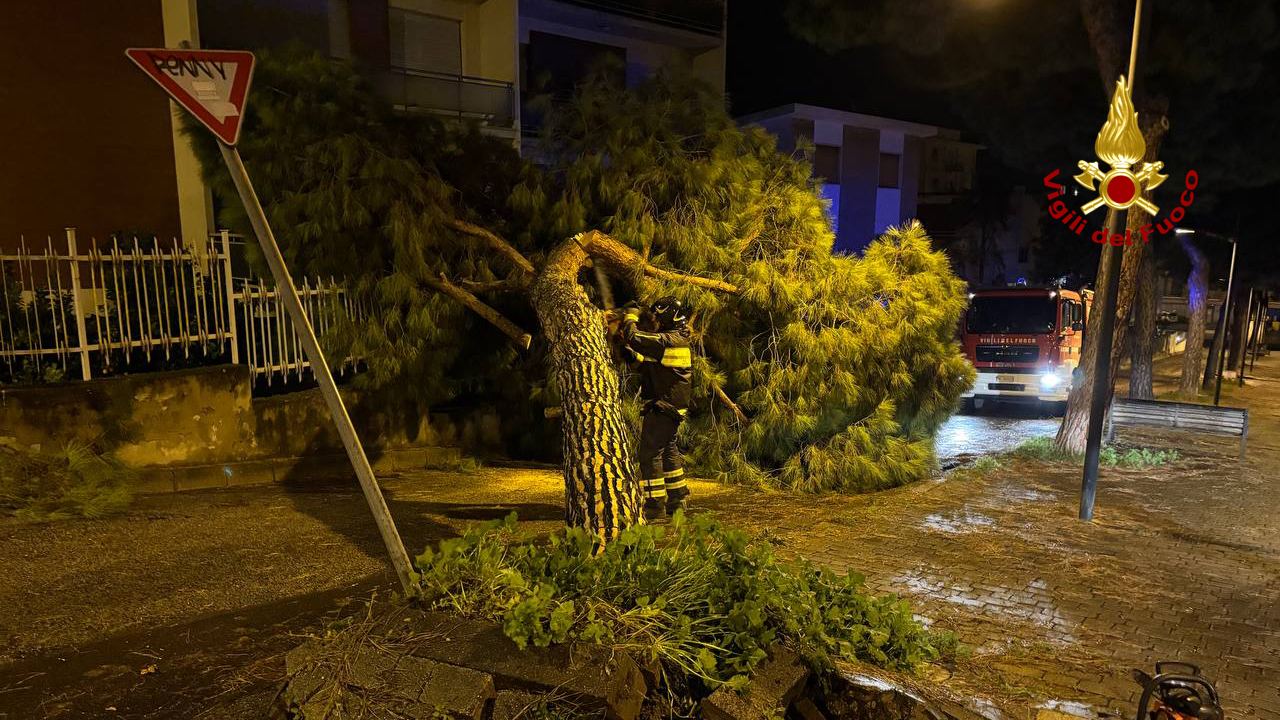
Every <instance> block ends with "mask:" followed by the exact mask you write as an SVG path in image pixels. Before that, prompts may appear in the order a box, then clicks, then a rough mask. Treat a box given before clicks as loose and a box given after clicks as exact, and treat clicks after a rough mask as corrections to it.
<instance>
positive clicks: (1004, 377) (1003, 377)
mask: <svg viewBox="0 0 1280 720" xmlns="http://www.w3.org/2000/svg"><path fill="white" fill-rule="evenodd" d="M1017 379H1018V376H1017V375H997V376H996V382H1002V383H1007V382H1016V381H1017Z"/></svg>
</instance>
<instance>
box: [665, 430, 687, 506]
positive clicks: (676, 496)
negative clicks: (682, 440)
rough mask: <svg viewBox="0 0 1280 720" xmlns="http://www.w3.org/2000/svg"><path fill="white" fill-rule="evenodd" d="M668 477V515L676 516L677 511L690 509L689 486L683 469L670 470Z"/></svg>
mask: <svg viewBox="0 0 1280 720" xmlns="http://www.w3.org/2000/svg"><path fill="white" fill-rule="evenodd" d="M673 444H674V443H673ZM666 476H667V477H666V478H664V479H665V480H666V486H667V488H666V489H667V508H666V510H667V514H668V515H675V514H676V511H677V510H687V509H688V507H689V484H688V482H687V481H686V480H685V479H684V469H683V468H679V469H676V470H669V471H667V473H666Z"/></svg>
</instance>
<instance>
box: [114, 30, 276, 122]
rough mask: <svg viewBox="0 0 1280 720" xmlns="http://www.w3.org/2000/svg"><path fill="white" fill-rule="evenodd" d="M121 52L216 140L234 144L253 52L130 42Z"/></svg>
mask: <svg viewBox="0 0 1280 720" xmlns="http://www.w3.org/2000/svg"><path fill="white" fill-rule="evenodd" d="M124 54H125V55H128V56H129V59H130V60H132V61H133V62H134V64H136V65H137V66H138V67H140V68H142V71H143V72H145V73H146V74H147V75H150V76H151V79H152V80H155V81H156V82H157V83H159V85H160V87H162V88H164V91H165V92H167V93H169V96H170V97H172V98H173V99H174V100H175V101H176V102H177V103H178V104H179V105H181V106H182V107H184V108H186V109H187V111H188V112H190V113H191V114H192V115H195V116H196V119H197V120H199V121H200V122H201V123H203V124H204V126H205V127H207V128H209V130H210V131H211V132H212V133H213V134H214V135H217V136H218V139H219V140H221V141H222V142H224V143H226V144H228V145H235V144H236V140H238V139H239V137H240V121H241V120H242V119H243V118H244V105H245V98H246V97H248V95H249V81H250V80H251V79H252V78H253V53H251V52H245V51H243V50H170V49H166V48H130V49H128V50H126V51H125V53H124Z"/></svg>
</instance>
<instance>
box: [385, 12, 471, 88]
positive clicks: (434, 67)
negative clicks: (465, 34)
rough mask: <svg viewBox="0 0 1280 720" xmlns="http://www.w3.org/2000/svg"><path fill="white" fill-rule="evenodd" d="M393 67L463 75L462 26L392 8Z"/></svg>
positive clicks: (449, 21)
mask: <svg viewBox="0 0 1280 720" xmlns="http://www.w3.org/2000/svg"><path fill="white" fill-rule="evenodd" d="M388 20H389V21H390V25H391V65H392V66H393V67H401V68H407V69H409V70H420V71H423V72H435V73H444V74H447V75H461V74H462V23H461V22H459V21H457V20H450V19H449V18H442V17H436V16H435V15H424V14H422V13H416V12H409V11H407V10H400V9H397V8H392V9H391V10H390V11H389V12H388Z"/></svg>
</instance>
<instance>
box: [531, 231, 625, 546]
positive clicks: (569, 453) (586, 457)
mask: <svg viewBox="0 0 1280 720" xmlns="http://www.w3.org/2000/svg"><path fill="white" fill-rule="evenodd" d="M587 259H588V254H587V250H586V248H585V247H584V245H583V244H581V243H580V242H579V241H578V240H577V239H572V240H568V241H566V242H564V243H562V244H561V245H560V246H559V247H558V248H556V249H555V250H554V251H552V253H551V255H550V256H548V258H547V262H546V265H545V266H544V267H543V269H542V271H541V272H540V273H539V274H538V275H537V277H536V279H535V280H534V282H533V285H532V286H531V287H530V292H529V296H530V300H531V302H532V303H533V307H534V310H535V311H536V312H537V314H538V320H539V322H540V323H541V324H542V330H543V332H544V333H545V335H546V337H547V346H548V348H550V357H549V360H550V366H551V367H550V372H551V376H552V377H553V378H554V379H555V382H556V387H557V389H558V390H559V393H560V398H561V404H560V408H561V414H560V421H561V425H562V429H563V440H562V449H563V454H564V460H563V462H564V482H565V522H566V523H567V524H568V525H569V526H571V527H585V528H586V529H587V530H588V531H589V532H590V533H591V534H592V535H593V536H595V538H596V540H597V542H598V543H600V544H601V545H603V544H605V543H608V542H609V541H611V540H613V539H614V538H616V537H617V536H618V533H620V532H621V531H622V530H624V529H626V528H627V527H630V526H631V525H634V524H638V523H641V522H643V516H642V514H641V511H640V509H641V502H642V497H641V489H640V482H639V480H638V479H637V478H636V474H635V468H634V466H633V464H632V457H631V455H632V453H631V440H630V437H629V435H628V434H627V428H626V422H625V421H624V419H623V416H622V403H621V396H620V392H619V388H618V375H617V372H616V370H615V369H614V367H613V363H612V360H611V357H610V354H609V343H608V340H607V339H606V338H605V333H604V323H603V322H602V319H601V316H600V311H599V310H597V309H596V308H595V306H593V305H592V304H591V301H590V299H589V298H588V297H587V293H586V291H585V290H583V288H582V286H581V285H580V284H579V283H578V273H579V271H581V270H582V268H583V266H584V265H585V264H586V262H587Z"/></svg>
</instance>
